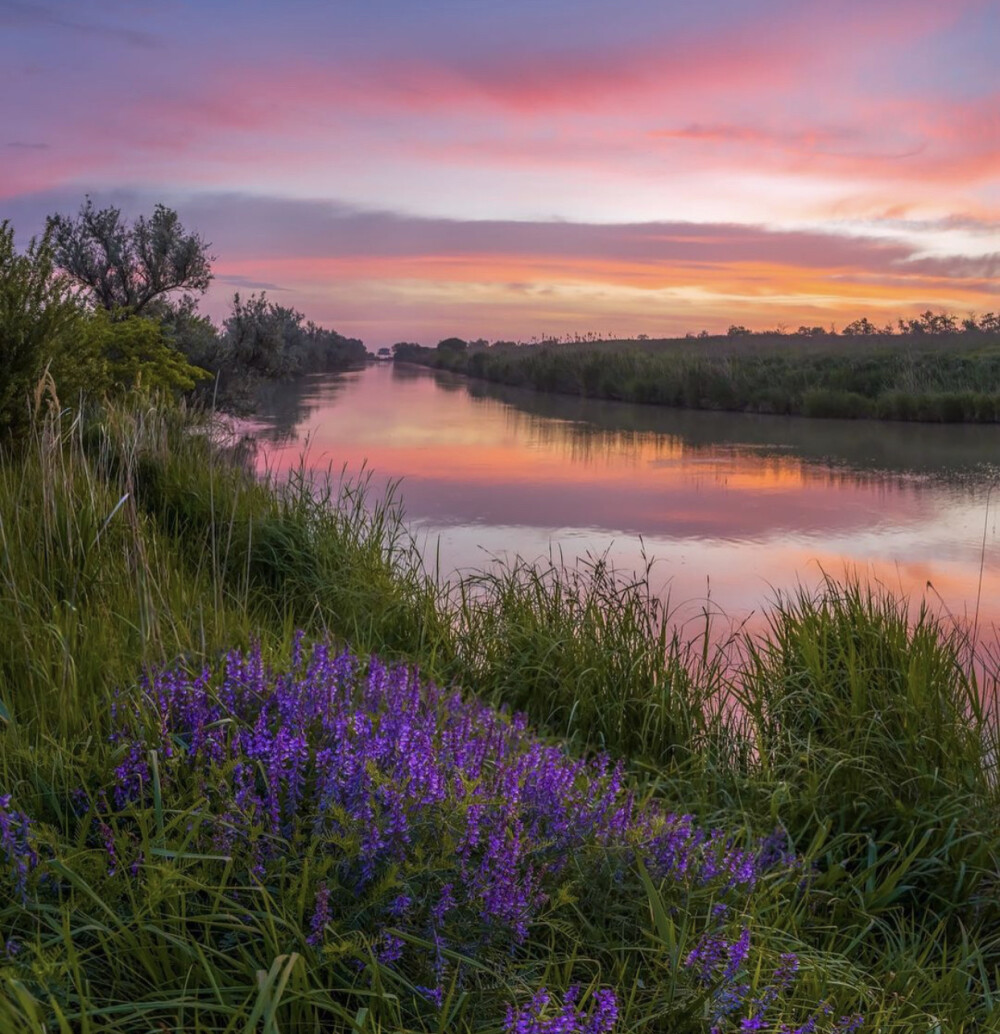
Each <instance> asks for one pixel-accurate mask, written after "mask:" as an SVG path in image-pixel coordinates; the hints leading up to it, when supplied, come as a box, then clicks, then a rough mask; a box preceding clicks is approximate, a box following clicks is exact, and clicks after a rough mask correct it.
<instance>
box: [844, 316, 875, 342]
mask: <svg viewBox="0 0 1000 1034" xmlns="http://www.w3.org/2000/svg"><path fill="white" fill-rule="evenodd" d="M878 332H879V329H878V327H876V326H875V324H874V323H872V321H871V320H870V319H868V317H867V316H862V317H861V318H860V319H856V320H854V321H853V322H851V323H848V324H847V326H846V327H844V334H845V336H847V337H870V336H871V335H872V334H877V333H878Z"/></svg>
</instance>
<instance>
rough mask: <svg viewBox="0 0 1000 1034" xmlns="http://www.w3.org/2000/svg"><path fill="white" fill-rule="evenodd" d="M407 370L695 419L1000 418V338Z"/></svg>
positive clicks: (890, 340) (711, 345)
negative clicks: (673, 411)
mask: <svg viewBox="0 0 1000 1034" xmlns="http://www.w3.org/2000/svg"><path fill="white" fill-rule="evenodd" d="M405 357H406V359H407V361H410V362H418V363H422V364H424V365H427V366H431V367H434V368H437V369H447V370H453V371H455V372H457V373H465V374H468V375H470V376H473V377H479V378H483V379H485V380H488V381H495V382H498V383H501V384H507V385H513V386H516V387H525V388H533V389H536V390H538V391H547V392H557V393H561V394H568V395H579V396H583V397H585V398H597V399H612V400H617V401H624V402H639V403H645V404H650V405H660V406H674V407H680V408H686V409H710V410H730V411H735V412H747V413H779V414H791V415H799V416H809V417H839V418H849V419H858V418H867V419H878V420H907V421H926V422H931V423H996V422H997V421H998V420H1000V340H998V339H997V337H996V335H995V334H975V335H968V336H965V335H944V336H940V337H934V338H927V337H926V336H924V337H920V336H917V337H913V336H909V337H893V336H889V335H887V336H878V335H876V336H874V337H871V338H841V337H837V336H835V335H823V336H821V337H819V338H815V339H811V338H806V339H803V338H799V337H795V336H789V337H781V336H773V337H764V338H760V339H758V338H756V337H751V338H745V339H744V338H737V339H713V340H709V341H700V340H696V341H663V342H628V341H621V342H600V343H589V344H565V345H557V344H550V345H525V346H516V347H515V346H509V345H508V346H493V347H491V348H486V349H478V350H473V351H469V352H451V351H441V350H435V349H429V348H417V347H415V346H411V347H410V348H408V349H407V351H406V353H405Z"/></svg>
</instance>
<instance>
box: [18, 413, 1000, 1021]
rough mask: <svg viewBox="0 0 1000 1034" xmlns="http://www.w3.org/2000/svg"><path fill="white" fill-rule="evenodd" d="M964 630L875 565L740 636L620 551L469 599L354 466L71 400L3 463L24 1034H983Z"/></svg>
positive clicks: (988, 986)
mask: <svg viewBox="0 0 1000 1034" xmlns="http://www.w3.org/2000/svg"><path fill="white" fill-rule="evenodd" d="M647 574H648V572H647ZM970 650H971V645H970V642H969V640H967V639H963V638H962V637H961V635H960V634H959V633H958V632H956V631H954V630H949V629H947V628H945V627H944V626H942V625H941V624H940V623H939V622H938V621H937V620H936V619H935V618H934V617H933V616H932V615H931V614H929V613H927V612H926V611H925V612H921V613H919V614H917V615H916V617H915V618H913V617H908V611H907V607H906V604H905V601H901V600H896V599H893V598H892V597H889V596H887V595H885V594H884V593H881V592H876V591H874V590H869V589H868V588H867V587H864V586H860V585H838V584H836V583H833V582H828V583H827V584H826V585H825V586H824V587H823V588H822V589H821V590H820V591H819V592H818V593H817V594H815V595H802V594H800V595H797V596H791V597H787V598H781V599H778V600H777V601H775V604H774V606H773V609H772V611H771V623H770V627H769V628H768V629H767V630H766V631H765V632H764V633H763V634H760V635H755V636H748V635H746V634H743V633H738V634H734V636H733V637H732V639H731V640H730V641H728V642H723V643H721V644H720V643H717V642H716V641H715V640H714V639H712V638H711V636H710V634H709V631H708V629H707V628H706V629H705V630H704V632H701V633H692V632H690V630H689V631H688V632H687V633H681V632H680V631H678V630H675V629H674V628H672V626H671V622H670V614H669V609H668V608H667V607H666V606H665V605H664V604H662V603H661V602H660V601H659V600H657V599H656V598H655V596H654V595H653V594H652V593H651V591H650V589H649V581H648V578H647V577H645V576H643V574H642V573H640V574H639V576H636V577H630V578H623V577H622V576H621V574H619V573H617V572H615V571H613V570H611V569H610V568H608V566H607V565H606V564H605V563H604V562H603V561H602V560H600V559H599V558H598V559H595V560H592V561H590V562H589V563H588V564H584V565H582V566H579V567H576V568H572V569H570V570H566V569H565V568H564V567H563V566H562V565H560V564H556V563H553V564H550V565H530V564H527V563H525V562H523V561H514V562H512V563H510V564H498V565H495V566H493V567H491V568H489V569H488V570H486V571H482V572H479V573H475V574H472V575H469V576H467V577H466V578H464V579H462V580H461V581H460V582H457V583H452V584H443V583H442V582H441V581H439V580H438V579H437V578H436V577H435V576H434V575H433V574H432V573H429V572H428V571H427V570H426V568H425V566H424V564H423V561H422V558H421V556H420V553H419V551H418V550H417V548H416V546H415V544H414V541H413V539H412V537H411V536H410V534H409V532H408V531H407V528H406V525H405V519H404V514H403V512H402V509H401V507H400V506H399V504H398V500H397V499H396V498H395V497H394V496H393V495H392V494H391V493H390V495H389V496H388V497H386V498H372V494H371V492H370V491H369V487H368V485H367V484H366V483H365V482H364V481H361V482H358V481H353V482H352V481H348V480H345V479H342V478H336V477H333V478H330V479H328V481H327V483H326V486H325V488H323V489H322V490H320V491H318V492H317V489H316V486H315V484H313V482H312V481H311V480H310V479H309V478H307V477H306V476H305V474H304V473H303V472H301V471H300V472H298V473H296V474H294V475H293V476H292V477H291V478H290V479H288V480H287V481H286V482H283V483H280V484H279V483H275V482H274V481H273V480H272V481H271V482H270V483H265V484H261V483H260V482H258V481H257V480H256V479H255V478H254V476H253V475H252V473H251V472H250V471H249V470H248V469H247V465H246V463H245V462H244V458H243V457H242V456H241V450H240V449H239V448H238V447H237V446H236V444H235V443H232V442H225V441H221V440H219V439H218V438H217V437H216V435H215V432H214V431H213V429H212V427H211V425H209V424H207V423H204V422H201V423H199V422H198V421H197V420H195V419H194V417H192V415H191V414H185V413H183V412H178V411H171V410H167V409H164V408H162V407H158V406H155V405H142V406H139V405H133V406H120V407H112V408H105V409H102V410H97V411H94V412H91V413H90V414H88V415H87V416H85V417H80V416H72V415H69V414H58V413H54V414H50V416H49V417H48V419H47V420H46V421H45V422H44V423H43V424H42V425H41V426H40V427H39V428H38V429H37V430H36V431H35V433H34V434H33V436H32V437H31V438H30V439H29V440H27V441H26V442H25V443H23V447H21V448H20V449H18V450H17V451H16V452H13V451H11V452H8V453H6V454H4V455H3V456H2V458H0V883H2V884H3V888H4V889H3V893H2V894H0V1030H4V1031H6V1030H11V1031H14V1030H16V1031H22V1030H23V1031H34V1032H38V1034H41V1032H42V1031H52V1030H60V1031H112V1032H116V1034H117V1032H121V1034H125V1032H129V1034H131V1032H133V1031H151V1030H162V1029H170V1030H185V1031H188V1030H190V1031H244V1030H254V1031H257V1030H259V1031H265V1032H278V1031H281V1032H289V1031H291V1032H297V1031H327V1030H335V1031H354V1032H358V1034H364V1032H383V1031H384V1032H389V1031H393V1032H396V1031H459V1032H462V1031H468V1032H472V1031H481V1032H497V1034H499V1032H501V1031H505V1032H528V1031H533V1032H555V1031H576V1032H579V1034H584V1032H589V1034H605V1032H606V1031H612V1030H613V1031H649V1032H652V1031H679V1032H708V1031H711V1030H717V1031H720V1032H724V1031H737V1030H751V1029H753V1030H758V1029H759V1030H770V1031H776V1032H777V1031H783V1032H793V1031H800V1032H806V1031H830V1032H832V1031H841V1032H843V1031H847V1030H854V1029H858V1028H859V1025H860V1029H862V1030H872V1031H886V1032H889V1031H892V1032H896V1031H898V1032H902V1031H914V1030H917V1031H945V1030H948V1031H952V1030H953V1031H979V1030H988V1029H993V1028H994V1027H995V1026H996V1024H997V1021H998V1018H1000V1004H998V997H997V996H998V994H1000V915H998V909H997V901H998V896H997V891H998V887H997V873H998V869H997V865H998V854H1000V821H998V820H1000V807H998V805H1000V800H998V785H997V779H996V762H997V757H998V755H997V747H998V744H997V728H996V719H995V712H994V711H993V710H992V709H991V708H990V707H989V706H988V703H989V702H990V700H991V696H990V694H991V693H992V692H993V691H994V689H995V686H993V685H992V684H984V681H983V679H982V677H981V676H980V677H978V678H977V675H976V672H977V670H978V669H977V666H976V664H975V663H974V658H973V657H972V656H971V655H970Z"/></svg>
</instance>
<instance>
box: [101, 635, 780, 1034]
mask: <svg viewBox="0 0 1000 1034" xmlns="http://www.w3.org/2000/svg"><path fill="white" fill-rule="evenodd" d="M115 723H116V729H115V732H114V734H113V740H114V742H115V743H116V744H117V746H118V749H119V751H120V755H119V757H120V763H119V764H118V766H117V768H116V769H115V785H114V787H113V791H112V794H111V796H112V799H113V801H114V804H115V807H116V808H118V809H119V811H127V810H128V809H129V808H130V807H132V806H133V804H138V805H139V806H142V807H145V806H146V805H148V804H149V802H150V800H151V799H152V787H151V785H150V782H151V779H153V778H154V775H156V776H157V777H158V778H159V781H160V785H159V792H160V794H161V797H162V799H163V800H170V799H171V798H172V797H174V796H177V795H182V796H183V797H184V799H185V800H186V801H190V800H192V799H198V800H200V801H201V802H202V803H201V805H200V810H201V814H199V815H198V822H197V827H196V829H195V832H194V835H195V836H196V837H197V838H199V841H200V843H199V844H198V849H201V850H205V851H208V852H211V853H214V854H225V855H226V856H227V857H230V858H232V859H233V860H234V862H235V863H237V864H238V865H239V866H240V867H241V868H242V869H243V870H244V871H245V872H248V873H250V874H252V875H253V876H254V877H256V878H258V879H265V878H268V877H269V876H270V875H272V874H273V873H274V872H275V871H277V870H278V869H282V870H283V871H287V868H288V866H290V865H292V866H294V865H295V864H296V862H295V859H296V857H297V856H298V855H305V854H307V853H308V854H309V855H310V856H311V857H313V858H314V859H317V862H316V866H317V867H316V869H315V871H316V872H317V873H318V875H317V876H316V877H315V878H314V882H313V883H312V885H311V890H310V892H309V893H310V894H311V897H310V898H309V900H311V901H312V902H313V908H312V914H311V918H308V917H307V919H306V924H307V927H308V934H307V938H306V939H307V940H308V942H309V943H310V944H311V945H312V946H313V947H314V948H316V949H317V950H322V946H323V944H324V940H325V937H326V933H327V930H328V929H329V928H330V927H331V925H332V924H333V923H334V922H341V921H342V916H343V914H344V912H345V910H346V909H347V908H348V907H350V905H351V903H356V902H357V901H358V900H360V898H361V897H362V896H363V895H365V894H368V895H372V894H375V895H376V896H377V895H378V894H381V895H382V898H381V904H376V905H375V906H371V905H369V906H366V907H368V912H367V916H368V918H367V919H366V922H367V923H369V924H370V923H371V920H372V915H373V912H372V907H374V908H375V912H377V914H378V916H379V917H380V918H378V919H377V920H376V929H375V936H374V939H373V942H372V943H373V952H374V955H375V957H376V958H377V959H378V960H379V962H380V963H382V964H385V965H395V964H400V963H401V960H402V961H403V962H405V961H406V958H407V956H408V955H409V954H410V953H411V952H413V951H414V950H415V949H412V948H410V947H408V944H409V943H410V942H408V941H407V940H406V937H405V935H406V934H407V933H408V932H409V933H412V934H413V935H414V938H415V939H420V940H422V941H423V942H424V943H427V944H430V945H431V946H432V947H431V948H430V949H428V952H427V956H426V958H425V959H424V963H423V964H424V967H425V968H424V972H426V973H427V974H428V975H432V976H433V980H432V981H429V986H426V987H425V988H424V993H425V995H426V997H428V998H430V999H431V1000H433V1001H439V1000H440V999H441V997H442V994H443V987H444V986H445V983H446V980H445V976H446V974H445V969H446V966H447V954H448V953H447V951H446V949H447V948H449V947H454V948H455V949H456V950H457V951H459V952H476V951H479V950H481V949H483V948H485V947H487V946H490V945H492V946H494V947H496V948H500V949H502V950H503V951H505V952H506V951H509V950H511V946H512V945H513V946H516V945H518V944H520V943H522V942H523V941H524V940H525V939H526V937H527V936H528V931H529V927H530V924H531V923H532V921H533V920H534V918H535V917H536V916H537V915H538V913H539V910H540V909H541V908H542V906H543V905H544V904H545V902H546V901H547V900H548V899H549V896H550V895H551V893H552V892H553V890H554V889H555V888H556V887H557V886H558V880H559V878H560V877H561V876H562V875H564V874H565V872H566V870H567V867H568V866H569V865H570V864H571V863H572V864H574V865H575V866H576V867H577V868H580V867H586V866H588V865H589V866H592V867H602V868H603V871H605V872H615V871H618V872H620V873H623V872H625V871H626V870H627V869H628V868H630V867H631V866H633V865H634V864H635V863H636V861H637V860H641V862H642V864H643V865H644V867H645V868H646V870H647V872H649V874H650V875H651V876H652V877H654V878H656V879H658V880H669V881H676V882H677V883H679V884H681V885H682V890H684V891H691V890H694V889H697V888H699V887H707V888H709V889H710V890H711V893H712V894H713V896H714V897H715V899H716V901H717V902H720V904H719V905H718V906H717V909H716V911H715V913H714V914H715V920H716V923H717V925H718V930H719V931H721V930H722V928H723V925H724V923H725V922H726V921H727V916H728V912H727V907H726V906H725V905H724V904H722V903H721V902H722V901H723V899H726V898H729V899H731V900H734V901H737V900H739V899H740V898H741V897H742V896H744V895H745V894H746V892H747V891H748V890H749V889H751V888H752V887H753V885H754V883H755V882H756V881H757V880H758V879H759V878H760V876H761V874H762V873H763V872H765V871H766V870H768V869H770V868H771V867H773V866H775V865H779V864H787V863H789V862H790V861H791V860H792V859H791V856H789V855H788V854H787V853H786V851H785V845H784V840H783V838H781V837H777V838H772V839H767V840H764V841H762V842H760V843H758V844H756V845H753V846H751V847H750V848H746V847H740V846H738V845H737V844H736V843H735V842H734V841H733V840H732V839H731V838H729V837H727V836H725V835H724V834H723V833H721V832H708V831H705V830H703V829H701V828H699V827H698V826H696V824H695V823H694V821H693V820H692V818H691V817H690V816H685V815H682V816H677V815H674V814H670V813H668V812H666V811H665V810H663V809H662V808H660V807H658V806H657V805H655V804H647V805H644V806H643V807H641V808H640V807H638V806H637V805H636V802H635V800H634V798H633V796H632V793H631V792H630V791H629V790H628V789H627V788H626V786H625V785H624V782H625V781H624V771H623V768H622V766H621V765H620V764H618V765H615V764H612V763H611V762H610V761H609V760H608V759H606V758H597V759H578V758H573V757H571V756H570V755H568V754H567V753H566V751H565V750H564V749H562V748H561V747H557V746H552V745H549V744H546V743H545V742H543V741H542V740H540V739H538V738H537V737H536V736H534V735H532V734H531V733H530V731H529V729H528V726H527V720H526V718H525V717H524V716H523V715H514V716H510V717H508V716H506V715H504V714H502V713H500V712H498V711H496V710H495V709H493V708H490V707H487V706H486V705H484V704H482V703H480V702H478V701H476V700H474V699H463V698H462V696H461V695H460V694H459V693H457V692H454V691H448V690H445V689H442V688H440V687H437V686H434V685H432V684H430V683H427V682H425V681H423V680H421V679H420V678H419V677H418V675H417V673H416V672H415V671H413V670H412V669H410V668H407V667H404V666H387V665H385V664H383V663H382V662H380V661H378V660H377V659H374V658H372V659H371V660H370V661H368V662H367V663H366V664H362V663H361V662H360V661H359V660H358V659H357V658H356V657H355V656H354V655H352V654H351V653H348V652H343V653H336V652H333V651H331V650H330V649H329V648H328V647H325V646H323V645H319V646H316V647H315V648H314V649H313V651H312V653H311V654H310V655H309V656H304V655H303V653H302V651H301V648H300V643H299V642H298V641H297V642H296V650H295V660H294V662H293V665H292V668H291V670H290V671H288V672H285V673H277V674H276V673H272V672H270V671H268V670H267V668H266V666H265V665H264V664H263V662H262V659H261V656H260V653H259V651H257V650H254V651H251V652H249V653H247V654H242V653H238V652H233V653H231V654H229V655H228V656H227V658H226V660H225V662H224V665H223V666H222V671H221V673H220V675H219V676H218V677H213V676H212V675H211V674H210V673H209V672H208V671H205V672H203V673H202V674H200V675H198V676H197V677H191V676H189V675H187V674H185V673H184V672H182V671H179V670H173V671H165V672H162V673H160V674H159V675H157V676H156V677H155V678H154V679H152V680H151V681H150V682H149V683H148V684H146V685H145V686H144V687H143V690H142V692H141V693H139V694H136V695H135V696H134V697H131V698H124V697H123V698H121V699H119V700H118V701H116V706H115ZM151 751H156V757H157V761H158V765H157V767H156V769H155V770H154V768H153V766H152V765H151V763H150V752H151ZM192 828H194V827H192V826H190V825H189V830H190V829H192ZM429 859H430V860H432V861H430V862H429V861H428V860H429ZM114 864H115V865H116V866H120V865H125V864H126V859H115V860H114ZM324 866H325V868H324ZM400 933H402V934H404V937H403V938H400V937H399V936H398V934H400ZM446 937H447V938H448V939H449V940H448V943H446ZM748 949H749V932H748V931H744V932H743V934H742V935H741V936H740V937H739V938H738V939H737V940H736V941H734V942H731V943H730V942H729V941H726V940H725V939H724V937H723V935H722V933H721V932H718V933H716V934H713V935H712V936H706V938H705V939H704V940H703V942H702V943H701V944H700V945H699V947H698V948H697V949H696V950H695V952H692V954H691V957H689V959H688V966H689V968H691V969H693V970H694V972H695V974H696V975H697V977H698V979H700V980H702V981H704V982H706V983H708V982H713V983H715V984H718V985H719V986H721V987H724V988H726V989H728V990H727V991H726V994H728V995H730V997H733V996H734V995H735V994H736V991H737V990H739V991H741V992H743V993H744V994H746V993H747V991H746V988H745V987H744V986H743V985H741V983H740V979H739V975H740V972H741V970H742V967H743V963H744V959H745V957H746V955H747V952H748ZM411 961H412V960H411ZM425 979H426V978H425ZM595 1000H596V1002H597V1004H596V1005H595V1006H594V1008H593V1009H592V1011H591V1013H590V1015H589V1018H584V1016H583V1013H582V1012H581V1011H580V1010H579V1009H578V1008H577V1006H576V1004H575V998H574V997H572V996H571V997H568V998H566V999H564V1000H563V1002H562V1004H561V1006H554V1005H553V1004H552V1002H551V1001H550V998H549V996H548V993H547V992H545V991H541V992H539V993H538V995H536V997H535V999H533V1001H532V1003H531V1004H530V1005H528V1006H526V1007H525V1008H524V1009H522V1010H517V1011H513V1010H512V1012H511V1014H510V1016H509V1018H508V1029H509V1030H510V1031H514V1032H517V1034H521V1032H529V1031H531V1032H551V1034H555V1032H562V1031H570V1032H581V1034H582V1032H586V1034H600V1032H603V1031H605V1030H609V1029H610V1028H611V1026H612V1025H613V1023H614V1015H615V1011H616V1005H615V1002H614V996H613V994H611V992H598V997H597V998H596V999H595ZM734 1002H735V998H734ZM741 1002H742V999H741ZM725 1004H726V1002H725V1000H724V997H723V998H721V999H720V1008H722V1007H723V1006H725ZM732 1008H735V1005H732V1007H731V1008H730V1011H732Z"/></svg>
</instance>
